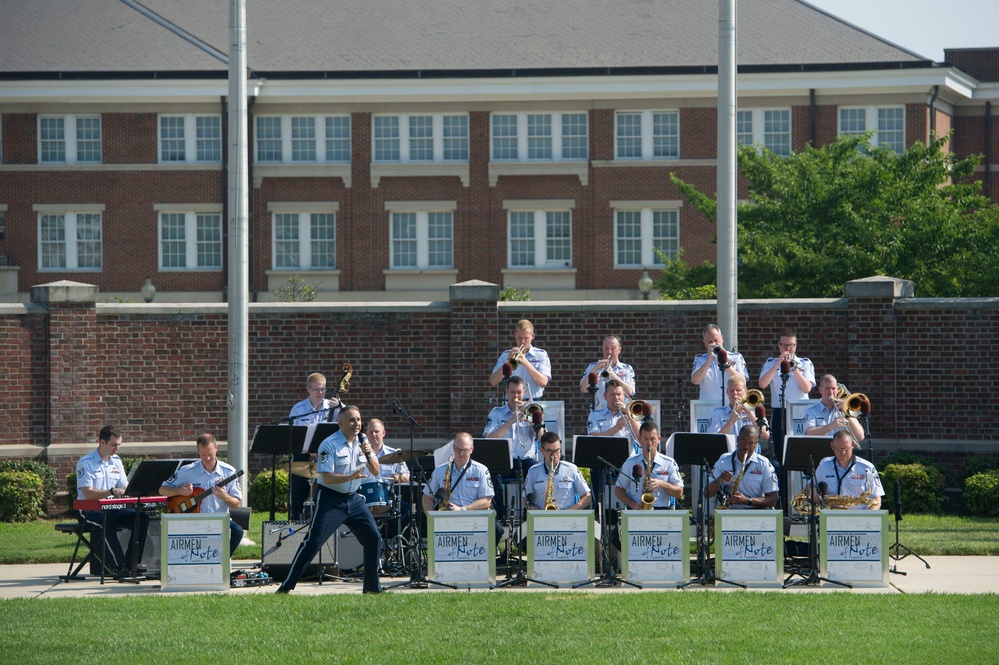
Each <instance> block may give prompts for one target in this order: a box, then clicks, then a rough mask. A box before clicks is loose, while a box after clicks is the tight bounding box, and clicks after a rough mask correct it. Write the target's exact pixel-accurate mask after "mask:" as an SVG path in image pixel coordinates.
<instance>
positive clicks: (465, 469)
mask: <svg viewBox="0 0 999 665" xmlns="http://www.w3.org/2000/svg"><path fill="white" fill-rule="evenodd" d="M474 448H475V446H474V442H473V441H472V435H471V434H469V433H468V432H461V433H460V434H458V436H456V437H454V446H453V450H454V459H452V460H451V461H450V462H446V463H444V464H441V465H440V466H439V467H437V468H436V469H434V472H433V474H432V475H431V476H430V482H429V483H427V484H426V485H425V486H424V488H423V498H422V499H421V501H422V505H423V511H424V512H427V513H429V512H430V511H432V510H489V508H490V504H491V503H492V500H493V496H494V495H495V494H496V492H495V491H494V490H493V481H492V478H491V477H490V475H489V469H487V468H486V466H485V465H484V464H480V463H479V462H476V461H474V460H472V450H474ZM446 480H447V481H450V484H448V483H446V482H445V481H446ZM494 525H495V526H494V528H495V529H496V540H497V542H498V541H499V540H500V539H502V538H503V525H502V524H500V522H499V520H494Z"/></svg>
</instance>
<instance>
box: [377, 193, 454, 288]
mask: <svg viewBox="0 0 999 665" xmlns="http://www.w3.org/2000/svg"><path fill="white" fill-rule="evenodd" d="M389 203H393V202H392V201H387V202H386V203H385V206H386V208H385V210H386V212H388V239H389V267H388V270H389V271H391V272H392V273H393V274H395V273H396V272H398V271H407V272H418V273H434V274H441V273H442V271H450V270H454V271H455V272H457V269H456V268H455V265H454V218H455V208H456V207H457V206H452V207H451V208H442V207H439V206H437V205H433V204H438V203H442V204H446V203H451V204H453V203H455V202H454V201H396V202H394V203H399V204H400V207H398V208H394V209H393V208H389V207H388V205H389ZM431 213H441V214H447V215H450V216H451V237H450V244H451V248H450V249H451V263H450V265H447V266H431V265H430V214H431ZM397 214H400V215H407V214H409V215H415V216H416V265H415V266H398V267H396V266H395V235H394V229H395V224H394V219H393V218H394V216H395V215H397ZM407 240H409V239H407Z"/></svg>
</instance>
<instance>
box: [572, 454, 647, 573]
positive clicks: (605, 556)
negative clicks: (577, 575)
mask: <svg viewBox="0 0 999 665" xmlns="http://www.w3.org/2000/svg"><path fill="white" fill-rule="evenodd" d="M593 438H596V437H593ZM615 438H616V437H615ZM618 440H619V441H622V442H624V443H626V444H627V441H626V440H625V439H620V438H618ZM579 443H582V441H581V440H580V441H578V442H577V445H579ZM594 457H595V459H596V462H598V463H599V464H601V465H603V466H604V468H605V474H604V478H606V479H607V480H606V483H605V486H604V491H603V492H602V495H603V501H602V503H603V505H601V506H600V508H601V510H600V575H598V576H597V577H594V578H593V579H591V580H586V581H585V582H579V583H577V584H573V585H572V588H573V589H578V588H579V587H584V586H589V585H591V584H592V585H593V586H594V587H615V586H620V585H622V584H627V585H628V586H633V587H635V588H636V589H641V588H642V586H641V585H640V584H636V583H635V582H632V581H630V580H626V579H624V578H623V577H621V576H620V575H618V574H617V568H616V567H615V566H614V565H612V564H611V556H610V546H611V542H610V529H609V528H608V526H609V525H608V524H607V516H608V513H609V512H610V505H611V501H610V496H611V492H610V488H611V487H613V486H614V485H613V483H611V479H612V478H613V477H614V473H616V472H618V471H619V470H620V465H614V464H611V463H610V462H608V461H607V460H605V459H604V458H603V457H601V456H600V455H594ZM625 459H627V452H625ZM621 464H624V460H622V462H621ZM605 506H606V507H605Z"/></svg>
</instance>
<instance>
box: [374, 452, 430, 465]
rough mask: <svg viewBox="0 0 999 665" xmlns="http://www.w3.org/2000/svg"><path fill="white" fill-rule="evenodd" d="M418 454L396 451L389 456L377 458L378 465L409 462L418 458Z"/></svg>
mask: <svg viewBox="0 0 999 665" xmlns="http://www.w3.org/2000/svg"><path fill="white" fill-rule="evenodd" d="M419 455H420V453H418V452H414V453H410V452H409V451H408V450H397V451H396V452H394V453H392V454H391V455H386V456H385V457H379V458H378V463H379V464H398V463H399V462H411V461H412V460H414V459H416V458H417V457H419Z"/></svg>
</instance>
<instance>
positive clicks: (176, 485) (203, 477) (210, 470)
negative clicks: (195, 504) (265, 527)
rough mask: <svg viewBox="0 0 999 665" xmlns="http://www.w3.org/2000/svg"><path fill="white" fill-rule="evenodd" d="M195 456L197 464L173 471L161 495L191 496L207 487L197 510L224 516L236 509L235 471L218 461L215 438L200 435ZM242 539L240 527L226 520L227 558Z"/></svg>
mask: <svg viewBox="0 0 999 665" xmlns="http://www.w3.org/2000/svg"><path fill="white" fill-rule="evenodd" d="M197 446H198V457H200V458H201V461H200V462H192V463H190V464H185V465H184V466H182V467H180V468H179V469H177V470H176V471H175V472H174V474H173V475H172V476H170V478H168V479H167V481H166V482H165V483H163V484H162V485H160V494H161V495H162V496H166V497H170V496H191V495H193V494H196V493H197V494H200V493H201V491H203V490H206V489H208V488H211V494H209V495H208V496H206V497H205V498H204V499H202V500H201V503H200V504H199V511H200V512H202V513H224V512H228V511H229V510H230V509H233V510H235V509H236V508H239V505H240V499H242V498H243V491H242V490H241V489H240V488H239V479H238V478H232V477H233V476H235V475H236V468H235V467H233V466H231V465H229V464H226V463H225V462H223V461H222V460H220V459H219V458H218V451H219V444H218V442H216V441H215V435H214V434H209V433H207V432H206V433H204V434H201V435H199V436H198V439H197ZM226 478H232V480H230V481H229V482H228V483H226V484H224V485H219V483H220V482H221V481H222V480H225V479H226ZM242 539H243V528H242V527H241V526H239V525H238V524H236V522H234V521H233V520H231V519H230V520H229V558H230V559H231V558H232V555H233V554H234V553H235V552H236V548H237V547H239V541H241V540H242Z"/></svg>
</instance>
